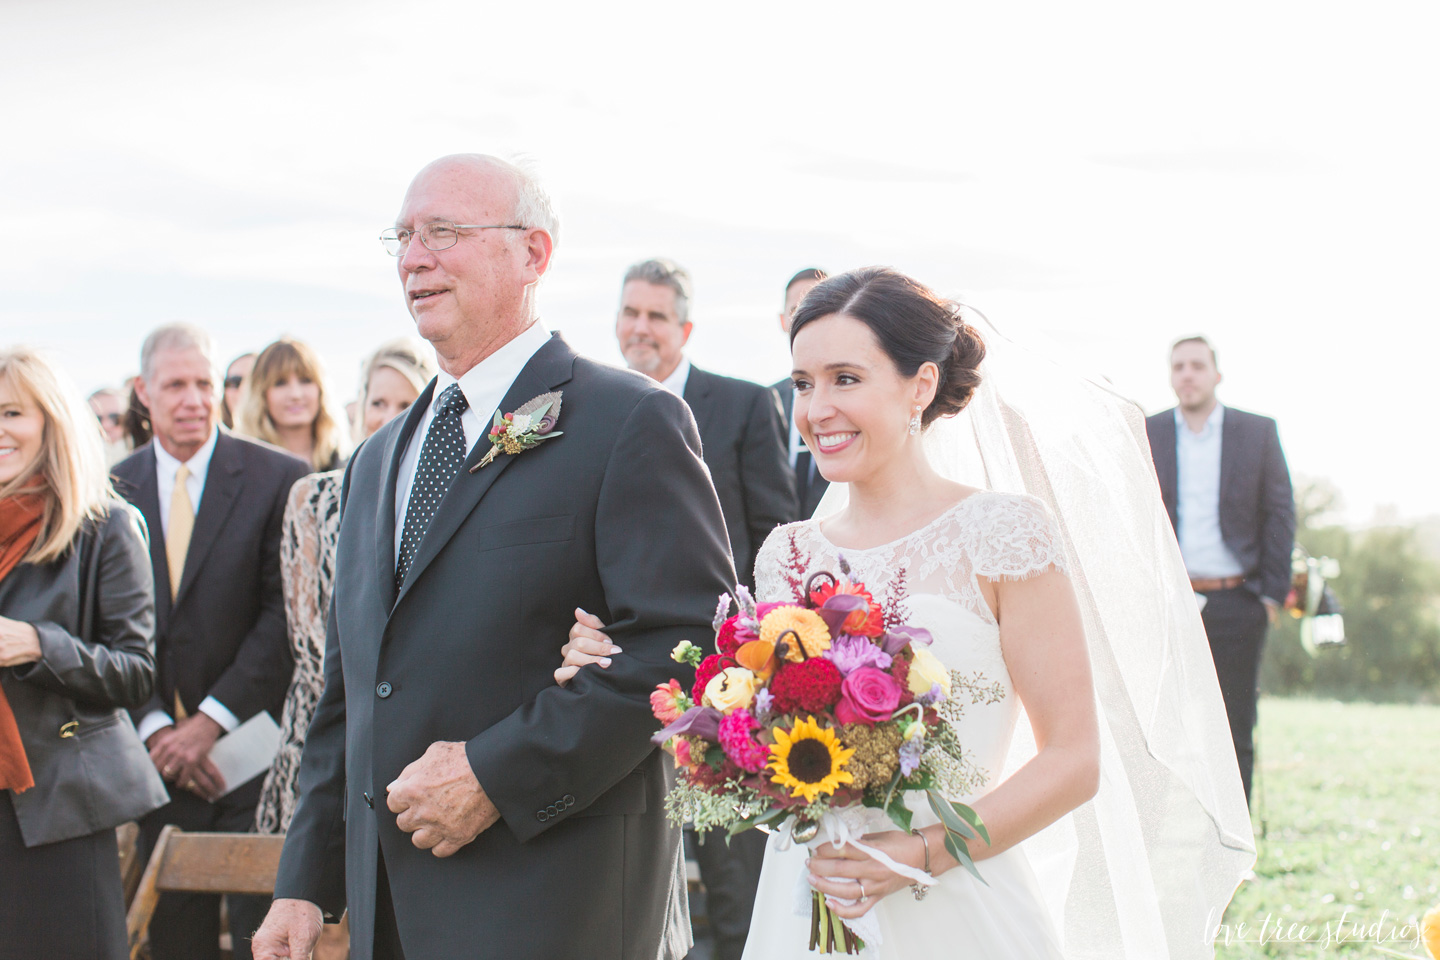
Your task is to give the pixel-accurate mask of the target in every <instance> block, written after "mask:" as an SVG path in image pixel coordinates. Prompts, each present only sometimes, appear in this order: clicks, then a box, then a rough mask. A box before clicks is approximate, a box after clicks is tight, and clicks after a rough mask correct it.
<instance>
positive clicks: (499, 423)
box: [491, 410, 505, 427]
mask: <svg viewBox="0 0 1440 960" xmlns="http://www.w3.org/2000/svg"><path fill="white" fill-rule="evenodd" d="M491 426H494V427H503V426H505V417H504V416H503V415H501V413H500V411H499V410H496V411H495V422H494V423H493V424H491Z"/></svg>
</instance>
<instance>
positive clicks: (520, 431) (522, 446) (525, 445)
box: [470, 390, 564, 473]
mask: <svg viewBox="0 0 1440 960" xmlns="http://www.w3.org/2000/svg"><path fill="white" fill-rule="evenodd" d="M559 419H560V391H559V390H556V391H555V392H554V393H542V394H540V396H538V397H536V398H535V399H534V400H530V401H528V402H526V403H524V404H522V405H521V406H520V408H519V409H518V410H516V411H515V412H514V413H507V414H504V415H503V416H502V415H501V413H500V411H499V410H496V411H495V422H494V424H493V425H492V426H491V427H490V452H489V453H487V454H485V458H484V459H483V460H481V461H480V462H479V463H477V464H475V466H473V467H471V468H470V472H471V473H474V472H475V471H476V470H479V469H480V468H481V467H483V466H485V465H486V464H488V463H489V462H490V461H491V460H494V459H495V457H496V456H497V455H498V454H501V453H509V454H516V453H520V452H521V451H524V450H530V449H532V448H534V447H538V446H540V444H542V443H544V442H545V441H546V440H553V439H554V438H556V437H559V436H564V434H563V433H561V432H560V431H559V430H556V429H555V424H556V422H557V421H558V420H559Z"/></svg>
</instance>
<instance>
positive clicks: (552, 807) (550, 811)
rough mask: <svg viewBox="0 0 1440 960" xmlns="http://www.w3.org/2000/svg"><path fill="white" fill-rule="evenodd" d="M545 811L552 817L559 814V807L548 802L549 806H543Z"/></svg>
mask: <svg viewBox="0 0 1440 960" xmlns="http://www.w3.org/2000/svg"><path fill="white" fill-rule="evenodd" d="M545 812H546V813H548V814H550V816H552V817H558V816H560V808H559V807H557V806H555V804H553V803H552V804H550V806H548V807H546V808H545Z"/></svg>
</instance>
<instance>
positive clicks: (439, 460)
mask: <svg viewBox="0 0 1440 960" xmlns="http://www.w3.org/2000/svg"><path fill="white" fill-rule="evenodd" d="M469 406H470V402H469V401H468V400H466V399H465V394H464V393H462V392H461V391H460V384H458V383H452V384H450V386H448V387H446V388H445V392H444V393H442V394H440V402H439V403H437V404H435V418H434V419H433V420H431V421H430V431H429V432H428V433H426V434H425V445H424V446H422V447H421V448H420V462H419V463H418V464H417V465H416V467H415V479H414V481H412V482H411V484H410V502H409V504H407V505H406V507H405V529H404V531H403V532H402V533H401V534H400V560H399V562H397V563H396V564H395V589H396V590H399V589H400V587H401V586H402V585H403V584H404V583H405V574H407V573H409V572H410V564H412V563H414V562H415V554H416V553H417V552H418V551H419V550H420V541H421V539H422V538H424V536H425V531H426V530H428V529H429V527H430V521H431V519H433V518H434V516H435V511H436V509H438V508H439V506H440V500H441V498H442V497H444V496H445V491H446V490H449V489H450V484H451V482H453V481H454V479H455V474H457V473H459V472H460V465H461V464H463V463H464V462H465V429H464V427H463V426H461V424H460V415H461V414H462V413H464V412H465V410H466V408H467V407H469Z"/></svg>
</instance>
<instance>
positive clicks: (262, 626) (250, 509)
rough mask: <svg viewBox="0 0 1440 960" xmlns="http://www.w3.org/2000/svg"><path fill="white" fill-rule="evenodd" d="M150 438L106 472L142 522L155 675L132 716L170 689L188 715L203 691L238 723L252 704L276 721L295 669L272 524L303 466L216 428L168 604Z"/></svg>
mask: <svg viewBox="0 0 1440 960" xmlns="http://www.w3.org/2000/svg"><path fill="white" fill-rule="evenodd" d="M154 443H155V441H154V440H152V441H150V443H147V444H146V445H145V446H143V447H141V448H140V449H139V450H136V451H135V452H134V453H133V454H131V455H130V456H129V457H127V458H126V459H124V460H122V461H121V462H120V463H118V464H116V466H115V471H114V473H115V481H116V489H117V490H119V492H120V494H121V496H123V497H125V499H127V500H129V501H130V502H131V503H133V504H134V505H135V506H137V507H139V508H140V513H141V514H142V515H143V516H144V517H145V522H146V523H147V524H148V525H149V527H150V566H151V571H152V574H153V576H154V578H155V612H156V628H155V650H156V659H157V661H158V664H159V677H158V682H157V683H156V686H155V695H154V696H153V697H151V699H150V702H149V703H147V704H146V705H145V706H144V707H142V708H141V709H139V710H136V711H134V716H135V720H136V722H137V723H138V722H140V721H141V720H142V719H144V717H145V715H146V714H148V713H150V712H151V711H152V710H164V711H165V712H166V713H172V714H173V712H174V710H175V706H174V704H175V693H176V691H177V690H178V691H179V693H180V702H181V703H182V704H183V705H184V706H185V709H186V711H188V712H189V713H194V712H195V711H196V710H198V709H199V708H200V703H201V701H202V700H204V699H205V698H206V697H212V696H213V697H214V698H215V699H216V700H218V701H220V703H222V704H224V706H225V708H226V709H227V710H229V711H230V712H231V713H233V714H235V716H236V718H237V719H239V720H240V721H241V722H242V723H243V722H244V721H246V720H248V719H250V718H251V717H253V716H254V715H255V714H257V713H259V712H260V711H261V710H268V711H269V712H270V714H271V716H273V717H275V718H276V720H277V721H278V720H279V718H280V711H281V708H282V707H283V706H284V703H285V691H286V690H287V689H288V688H289V686H290V676H291V674H292V673H294V669H295V662H294V660H293V659H292V658H291V656H290V644H289V642H288V640H287V639H286V632H285V604H284V598H283V596H282V594H281V590H280V524H281V521H282V520H283V519H284V516H285V502H286V500H287V498H288V497H289V495H290V488H291V486H293V485H294V483H295V481H296V480H299V479H300V478H301V477H303V476H305V474H307V473H309V472H310V468H309V465H308V464H306V463H305V462H304V461H303V460H300V459H299V458H298V457H293V456H291V455H290V454H288V453H286V452H284V451H283V450H277V449H276V448H274V447H271V446H269V445H267V444H262V443H257V442H255V441H252V440H247V439H243V438H241V437H236V436H233V435H232V434H230V433H227V432H226V431H225V430H223V429H222V430H221V431H220V436H219V438H217V440H216V442H215V453H214V454H213V455H212V457H211V460H210V469H209V472H208V473H207V474H206V476H205V492H204V493H203V494H201V497H200V509H199V510H198V511H196V514H195V529H194V532H193V533H192V534H191V536H190V549H189V551H188V552H187V553H186V555H185V570H184V572H183V573H182V574H181V577H180V589H179V591H178V593H177V594H176V596H175V599H174V601H173V602H172V601H171V599H170V567H169V561H168V560H167V559H166V556H165V533H164V528H163V527H162V526H161V525H160V500H159V492H158V484H157V481H156V479H155V450H154V447H153V444H154ZM231 786H234V784H231Z"/></svg>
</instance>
